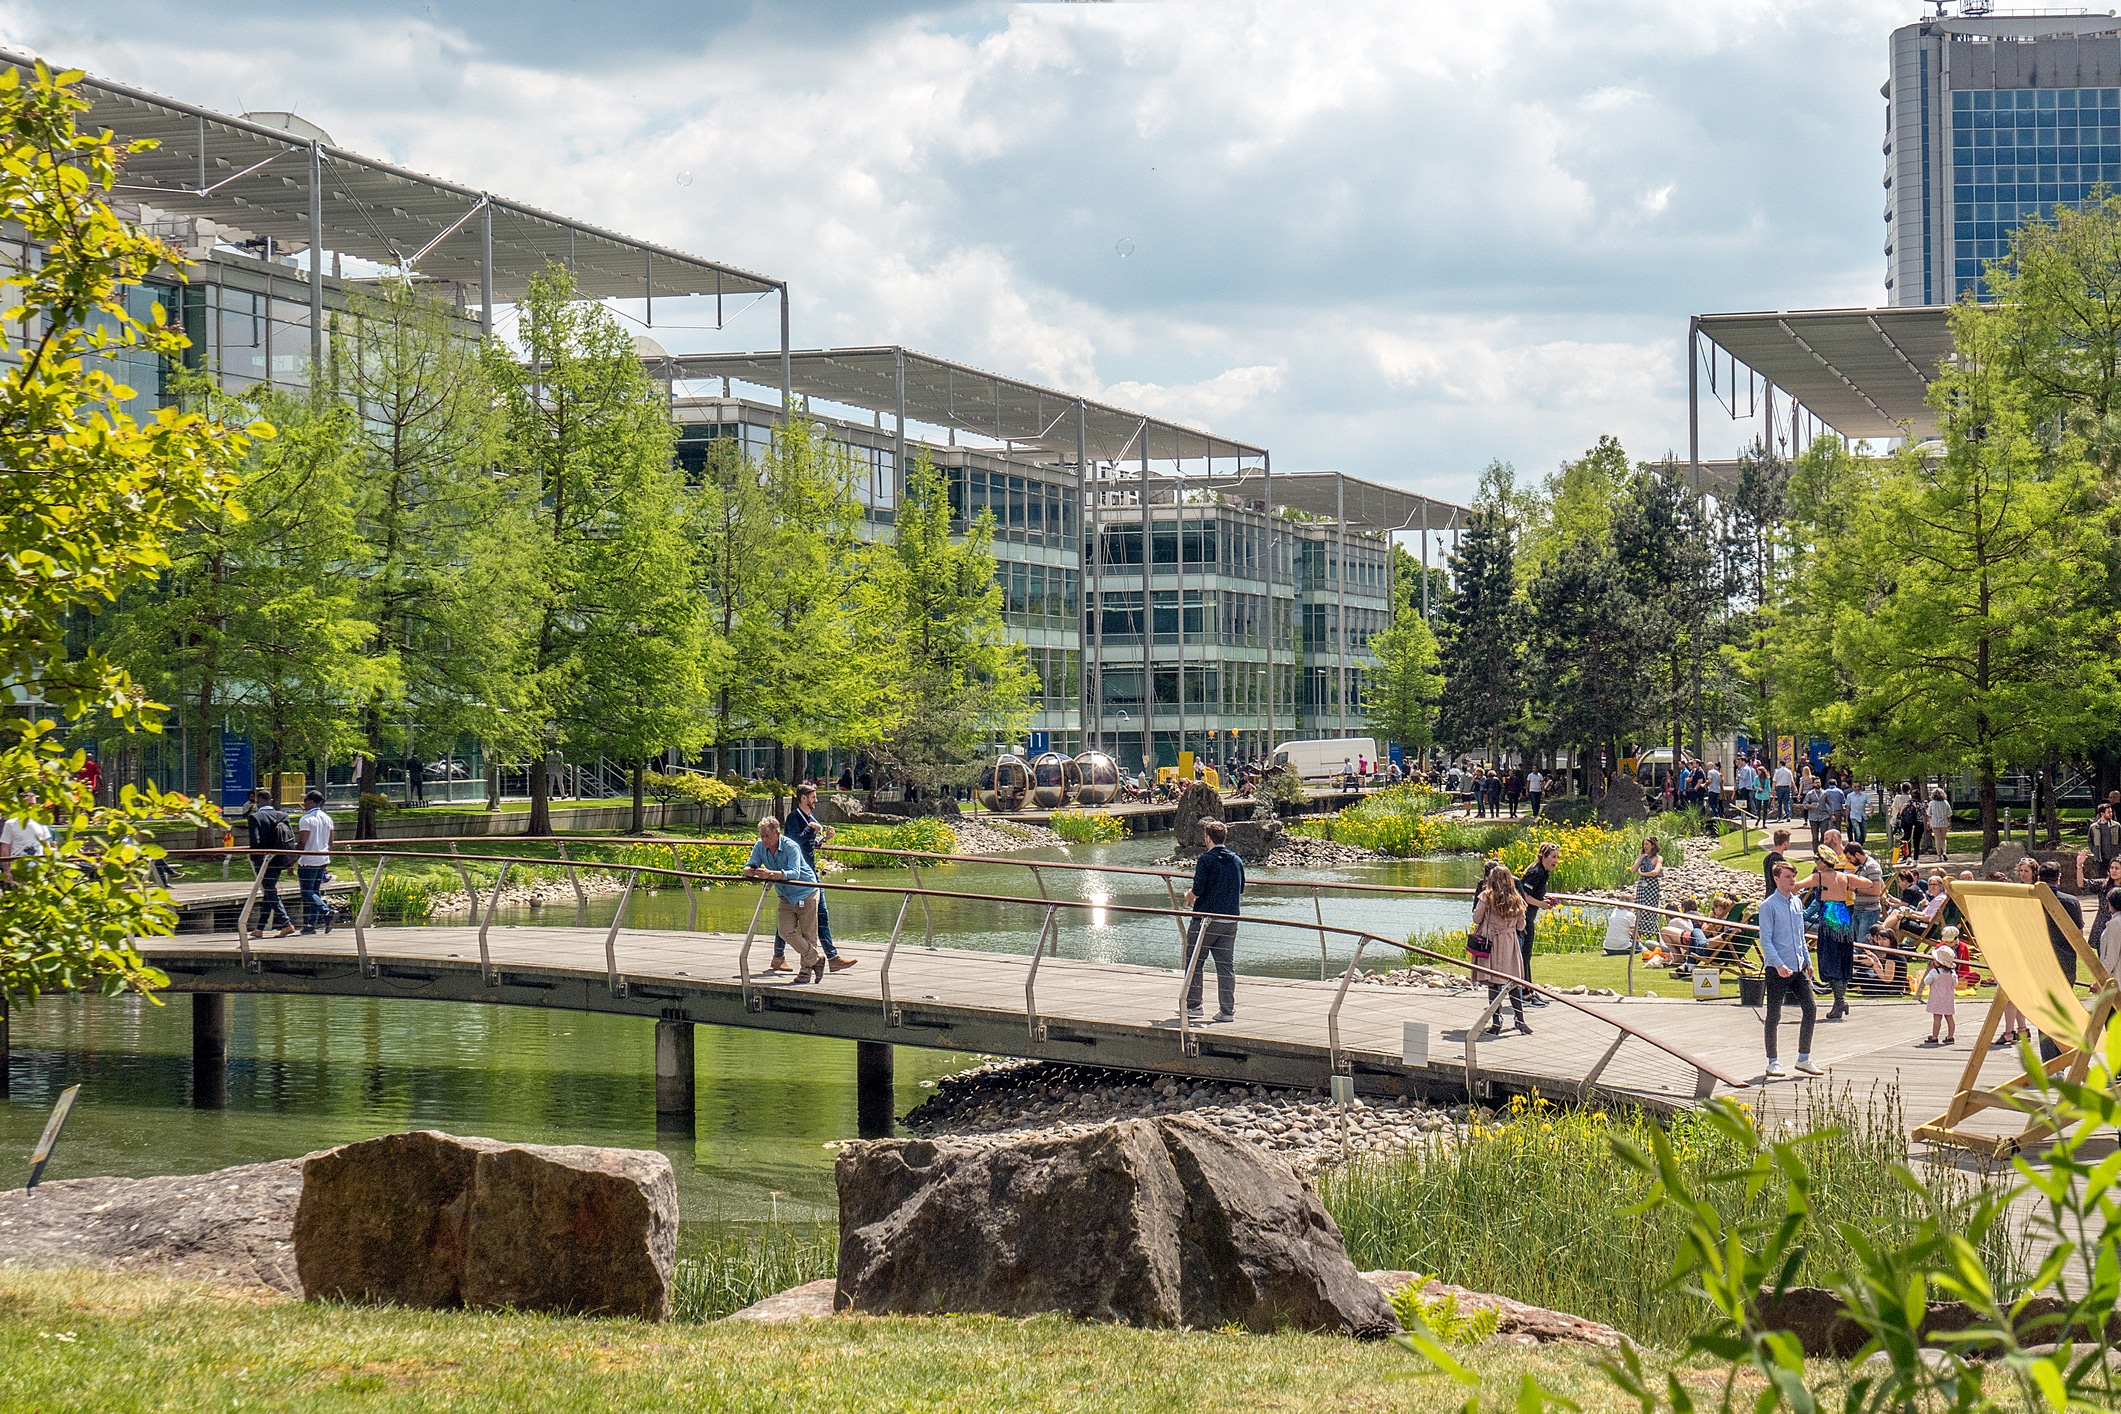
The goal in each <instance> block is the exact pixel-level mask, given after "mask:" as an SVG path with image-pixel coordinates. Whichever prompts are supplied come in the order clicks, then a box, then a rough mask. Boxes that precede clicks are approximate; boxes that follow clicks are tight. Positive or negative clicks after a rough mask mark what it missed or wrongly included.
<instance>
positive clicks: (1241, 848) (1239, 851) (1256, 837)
mask: <svg viewBox="0 0 2121 1414" xmlns="http://www.w3.org/2000/svg"><path fill="white" fill-rule="evenodd" d="M1282 839H1283V836H1282V827H1281V821H1279V820H1276V819H1272V818H1269V819H1267V820H1264V821H1262V820H1256V819H1255V820H1239V821H1237V822H1235V823H1234V824H1232V825H1231V826H1230V837H1229V839H1227V840H1225V841H1224V843H1225V844H1227V845H1228V846H1229V847H1230V851H1231V853H1233V854H1235V855H1236V856H1237V857H1238V858H1239V859H1242V860H1244V861H1245V863H1247V864H1257V863H1259V862H1261V861H1262V860H1264V859H1266V858H1267V857H1268V856H1269V855H1271V854H1273V853H1274V851H1275V850H1277V849H1280V848H1281V846H1282Z"/></svg>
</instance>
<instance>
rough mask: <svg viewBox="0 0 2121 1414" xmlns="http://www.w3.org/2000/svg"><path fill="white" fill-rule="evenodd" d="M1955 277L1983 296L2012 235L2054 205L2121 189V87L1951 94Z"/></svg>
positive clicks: (2008, 245)
mask: <svg viewBox="0 0 2121 1414" xmlns="http://www.w3.org/2000/svg"><path fill="white" fill-rule="evenodd" d="M1951 97H1952V260H1953V269H1952V273H1953V275H1954V277H1955V280H1956V283H1957V285H1958V286H1959V287H1960V288H1961V289H1964V288H1966V287H1967V286H1968V284H1969V282H1971V283H1972V288H1973V289H1974V291H1975V296H1976V298H1982V297H1985V296H1986V293H1987V291H1986V288H1985V282H1984V281H1983V279H1982V265H1983V262H1984V261H1989V260H1996V259H2000V258H2002V257H2004V256H2007V255H2009V254H2010V237H2011V231H2012V229H2013V228H2014V227H2016V226H2017V225H2018V224H2019V223H2020V222H2022V221H2024V220H2026V219H2027V218H2028V217H2031V216H2034V215H2036V214H2040V213H2044V212H2046V211H2049V210H2051V209H2052V208H2053V207H2054V206H2055V205H2056V204H2057V203H2063V204H2067V205H2076V204H2079V203H2082V202H2084V201H2087V200H2089V199H2090V198H2091V195H2092V193H2093V191H2094V190H2095V189H2096V188H2098V187H2100V186H2102V185H2103V186H2106V187H2110V188H2121V88H2040V89H2032V88H2021V89H2014V90H2013V89H1999V90H1995V91H1986V90H1975V91H1972V92H1968V91H1966V90H1963V89H1962V90H1960V91H1958V92H1955V93H1953V94H1952V96H1951Z"/></svg>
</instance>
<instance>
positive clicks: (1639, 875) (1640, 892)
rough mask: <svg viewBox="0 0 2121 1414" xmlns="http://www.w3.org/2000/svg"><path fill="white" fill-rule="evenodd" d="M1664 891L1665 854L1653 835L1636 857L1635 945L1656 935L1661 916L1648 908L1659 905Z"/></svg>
mask: <svg viewBox="0 0 2121 1414" xmlns="http://www.w3.org/2000/svg"><path fill="white" fill-rule="evenodd" d="M1663 892H1664V855H1663V854H1662V853H1661V852H1660V851H1659V849H1658V847H1657V837H1656V836H1655V835H1651V836H1649V837H1647V838H1645V839H1644V840H1643V842H1642V853H1641V854H1639V855H1637V856H1636V857H1635V945H1636V946H1637V947H1638V948H1639V947H1641V946H1642V945H1643V944H1644V943H1647V942H1648V941H1649V940H1650V939H1651V938H1652V937H1654V936H1656V933H1657V925H1658V923H1659V921H1660V920H1659V918H1658V916H1657V915H1656V914H1655V913H1652V912H1649V911H1648V910H1650V909H1654V908H1656V907H1657V905H1658V902H1659V900H1660V898H1661V896H1662V895H1663Z"/></svg>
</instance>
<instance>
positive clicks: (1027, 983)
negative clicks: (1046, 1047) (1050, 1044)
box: [1024, 903, 1058, 1045]
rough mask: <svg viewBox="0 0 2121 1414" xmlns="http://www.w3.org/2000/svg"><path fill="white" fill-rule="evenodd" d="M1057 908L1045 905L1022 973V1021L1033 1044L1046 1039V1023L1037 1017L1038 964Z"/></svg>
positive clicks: (1038, 1043)
mask: <svg viewBox="0 0 2121 1414" xmlns="http://www.w3.org/2000/svg"><path fill="white" fill-rule="evenodd" d="M1057 911H1058V910H1057V909H1056V908H1055V907H1054V905H1052V904H1050V903H1049V904H1047V905H1046V916H1045V918H1044V919H1043V920H1041V921H1040V923H1039V925H1038V946H1036V947H1034V948H1033V949H1031V970H1030V971H1029V972H1027V973H1025V974H1024V1021H1025V1023H1026V1024H1027V1025H1028V1026H1029V1027H1030V1028H1031V1040H1032V1043H1033V1044H1034V1045H1043V1044H1044V1043H1045V1040H1046V1024H1045V1023H1044V1022H1042V1021H1040V1020H1039V1019H1038V964H1039V959H1041V958H1043V957H1044V956H1045V955H1046V933H1047V930H1049V929H1050V928H1052V926H1053V915H1054V913H1055V912H1057Z"/></svg>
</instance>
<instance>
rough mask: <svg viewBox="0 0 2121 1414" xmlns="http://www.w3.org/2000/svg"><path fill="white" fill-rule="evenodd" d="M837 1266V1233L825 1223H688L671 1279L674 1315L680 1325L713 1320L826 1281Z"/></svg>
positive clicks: (681, 1239) (679, 1243)
mask: <svg viewBox="0 0 2121 1414" xmlns="http://www.w3.org/2000/svg"><path fill="white" fill-rule="evenodd" d="M838 1265H839V1230H838V1229H837V1228H835V1227H833V1226H830V1225H828V1224H824V1223H816V1224H803V1223H708V1224H699V1225H697V1227H695V1225H692V1224H687V1226H686V1229H685V1233H684V1235H683V1236H682V1237H681V1238H680V1239H679V1241H678V1257H677V1267H676V1270H675V1271H674V1272H673V1274H672V1279H671V1307H672V1311H673V1314H674V1315H675V1317H676V1319H678V1320H680V1321H712V1320H717V1319H719V1318H720V1317H723V1316H726V1315H728V1314H729V1313H730V1312H732V1311H741V1310H743V1309H744V1308H745V1307H746V1306H749V1305H752V1304H753V1303H754V1302H759V1301H763V1300H765V1299H766V1298H767V1297H769V1296H771V1295H773V1294H774V1293H775V1292H777V1291H786V1290H788V1288H790V1287H792V1286H801V1285H803V1284H804V1283H805V1282H812V1281H817V1280H820V1279H821V1278H824V1277H829V1276H831V1275H832V1274H833V1273H834V1272H835V1271H836V1270H837V1269H838Z"/></svg>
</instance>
